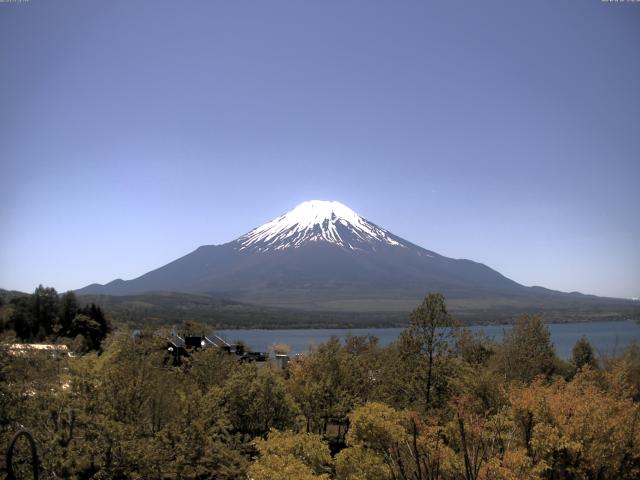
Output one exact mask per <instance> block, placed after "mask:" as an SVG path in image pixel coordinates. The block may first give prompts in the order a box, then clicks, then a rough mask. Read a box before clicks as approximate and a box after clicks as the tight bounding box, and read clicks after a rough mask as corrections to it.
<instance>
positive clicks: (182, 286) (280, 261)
mask: <svg viewBox="0 0 640 480" xmlns="http://www.w3.org/2000/svg"><path fill="white" fill-rule="evenodd" d="M430 291H438V292H442V293H443V294H444V295H445V296H446V297H447V300H448V302H449V304H450V305H452V307H453V309H454V310H456V309H457V310H459V311H461V312H464V311H467V312H477V313H478V314H482V315H483V316H486V315H487V314H488V313H490V312H492V311H495V312H499V311H501V310H502V311H512V310H514V311H515V310H517V311H520V310H531V311H536V310H556V311H557V310H558V309H559V310H561V311H566V312H592V313H593V315H594V316H595V317H598V316H600V315H601V314H603V313H604V312H608V313H610V312H612V311H614V312H615V311H616V309H619V310H620V311H624V312H626V311H627V307H629V308H634V307H637V302H631V301H629V300H622V299H611V298H602V297H596V296H592V295H582V294H580V293H576V292H573V293H563V292H558V291H554V290H549V289H545V288H542V287H526V286H523V285H520V284H519V283H517V282H515V281H513V280H511V279H509V278H507V277H505V276H504V275H502V274H500V273H499V272H497V271H495V270H493V269H491V268H489V267H488V266H486V265H483V264H481V263H477V262H474V261H471V260H462V259H452V258H448V257H444V256H442V255H439V254H437V253H435V252H433V251H430V250H426V249H424V248H422V247H419V246H417V245H415V244H413V243H411V242H409V241H407V240H405V239H403V238H400V237H398V236H397V235H394V234H393V233H391V232H389V231H387V230H385V229H383V228H381V227H379V226H378V225H376V224H374V223H372V222H370V221H369V220H366V219H365V218H363V217H361V216H359V215H358V214H356V213H355V212H354V211H353V210H351V209H350V208H348V207H347V206H345V205H343V204H341V203H338V202H327V201H318V200H314V201H308V202H304V203H301V204H300V205H298V206H297V207H295V208H294V209H293V210H291V211H290V212H288V213H285V214H284V215H282V216H280V217H278V218H276V219H274V220H272V221H271V222H268V223H265V224H264V225H261V226H259V227H257V228H255V229H253V230H251V231H250V232H248V233H246V234H245V235H242V236H241V237H240V238H238V239H236V240H234V241H232V242H229V243H225V244H223V245H206V246H201V247H199V248H197V249H196V250H195V251H193V252H191V253H189V254H188V255H185V256H184V257H181V258H179V259H177V260H175V261H173V262H171V263H169V264H167V265H164V266H162V267H160V268H157V269H155V270H152V271H150V272H148V273H145V274H144V275H142V276H140V277H138V278H135V279H133V280H120V279H118V280H114V281H112V282H110V283H108V284H106V285H99V284H91V285H89V286H87V287H84V288H82V289H80V290H78V291H77V293H78V294H80V295H110V296H122V295H129V296H130V295H140V294H144V293H148V292H180V293H188V294H199V295H203V294H204V295H208V296H211V297H214V298H225V299H230V300H233V301H237V302H245V303H249V304H253V305H263V306H269V307H280V308H293V309H301V310H312V311H335V312H347V311H349V312H382V311H388V312H391V311H393V312H399V311H408V310H410V309H411V308H413V307H414V306H415V305H416V304H417V303H418V302H419V301H420V300H421V299H422V297H423V296H424V295H425V294H426V293H427V292H430ZM621 315H627V314H626V313H622V314H621Z"/></svg>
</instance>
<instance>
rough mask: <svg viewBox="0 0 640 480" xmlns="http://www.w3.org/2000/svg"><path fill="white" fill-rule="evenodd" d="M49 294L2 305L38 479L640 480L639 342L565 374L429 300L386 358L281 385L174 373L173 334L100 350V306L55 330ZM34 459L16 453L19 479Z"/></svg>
mask: <svg viewBox="0 0 640 480" xmlns="http://www.w3.org/2000/svg"><path fill="white" fill-rule="evenodd" d="M36 293H37V294H38V295H34V297H38V296H39V297H42V296H43V295H44V297H42V298H40V300H38V301H36V300H34V299H33V298H31V300H29V302H31V303H28V304H26V305H18V304H16V302H15V301H14V300H9V303H5V305H4V306H3V307H2V308H3V311H4V314H5V317H7V315H8V318H10V319H11V321H12V322H13V323H12V324H11V325H8V324H7V323H6V322H5V324H4V325H3V328H4V329H5V332H4V334H3V335H4V337H3V338H2V341H0V350H1V351H0V449H1V451H6V449H7V447H8V445H9V444H10V442H11V440H12V438H13V437H14V435H15V433H16V432H17V431H18V430H21V429H24V430H27V431H28V432H30V434H31V435H32V436H33V438H34V440H35V442H36V445H37V449H38V456H39V469H40V473H41V478H70V479H107V478H117V479H143V478H144V479H247V478H250V479H255V480H293V479H300V480H307V479H308V480H311V479H323V480H329V479H340V480H365V479H381V480H409V479H414V480H422V479H429V480H445V479H452V480H453V479H461V480H476V479H486V480H490V479H491V480H500V479H504V480H507V479H509V480H516V479H636V478H639V476H640V346H638V345H637V344H631V346H629V347H628V348H627V349H626V350H625V351H624V352H621V353H620V354H619V355H617V356H607V357H602V356H598V355H596V353H595V352H594V349H593V348H592V347H591V345H590V344H589V342H588V341H587V340H586V339H582V340H580V341H579V342H578V343H577V344H576V345H575V348H574V350H573V356H572V358H571V359H570V360H568V361H564V360H561V359H560V358H558V356H557V355H556V352H555V351H554V348H553V345H552V343H551V341H550V336H549V331H548V330H547V328H546V326H545V325H544V323H543V321H542V318H540V317H537V316H528V315H524V316H521V317H520V318H519V319H518V321H517V322H516V324H515V326H514V328H512V329H510V330H509V332H508V333H507V335H506V336H505V338H504V340H503V341H502V343H495V342H493V341H491V340H490V339H487V338H485V337H483V336H480V335H476V334H472V333H471V332H470V331H469V330H467V329H465V328H463V327H460V326H459V325H458V324H457V322H456V321H455V319H454V318H452V316H451V315H450V314H449V313H448V311H447V307H446V304H445V301H444V298H443V297H442V296H441V295H439V294H430V295H428V296H427V297H426V298H425V299H424V301H423V302H422V303H421V304H420V305H419V306H418V307H417V308H416V309H415V310H414V311H413V312H412V314H411V315H410V319H409V320H410V321H409V324H408V326H407V327H406V329H405V330H404V332H403V333H402V335H401V336H400V338H399V339H398V340H397V341H396V342H395V343H393V344H391V345H389V346H387V347H384V348H383V347H381V346H380V345H378V342H377V340H376V338H375V337H350V338H348V339H347V341H346V342H345V343H341V342H340V341H339V340H338V339H335V338H334V339H332V340H330V341H328V342H327V343H325V344H321V345H319V346H317V347H315V348H313V349H312V350H311V351H309V352H308V353H307V354H305V355H302V356H299V357H296V358H293V359H292V361H291V362H290V364H289V366H288V368H286V369H285V370H282V369H279V368H277V367H276V366H275V364H271V363H268V362H267V363H241V362H239V361H238V360H237V359H236V357H235V356H233V355H229V354H226V353H224V352H222V351H219V350H217V349H214V348H211V349H206V350H201V351H197V352H193V354H192V355H191V356H190V357H189V358H188V359H186V360H185V361H184V362H183V363H182V365H181V366H180V367H166V366H163V365H165V362H164V359H165V356H166V352H167V349H166V339H165V337H164V336H163V335H162V332H159V331H158V330H155V329H154V330H150V331H143V332H142V334H140V335H132V334H131V332H130V331H128V330H126V329H125V328H121V329H118V330H116V331H114V332H111V333H108V322H106V320H105V323H104V326H103V327H102V328H103V330H104V331H105V332H107V333H105V335H106V337H105V338H104V339H102V340H101V341H100V344H99V345H95V344H92V343H91V341H88V340H87V338H91V335H90V334H89V333H87V330H86V329H84V330H83V328H84V327H82V325H83V324H85V323H87V322H89V321H91V322H95V323H96V325H94V327H93V328H92V329H89V330H91V331H95V332H96V333H97V332H98V330H99V326H100V325H101V324H100V322H99V321H97V320H95V317H92V313H91V308H89V309H88V310H86V308H87V307H82V308H80V307H78V306H77V305H75V306H74V304H73V302H72V301H71V300H70V299H69V297H67V298H66V299H65V298H63V297H61V298H59V299H58V302H59V303H57V304H56V303H55V301H54V302H53V303H52V304H51V305H50V308H48V309H45V310H48V311H51V312H53V311H55V312H57V313H56V315H55V316H53V317H46V316H45V317H43V318H45V319H44V320H42V319H41V317H39V316H38V315H39V313H38V312H40V311H41V310H40V307H39V306H38V305H40V303H38V302H41V301H42V300H43V299H44V298H49V297H51V296H53V292H48V293H47V292H45V291H40V292H36ZM11 302H13V303H11ZM21 302H22V300H21ZM65 305H67V306H66V307H65ZM8 306H10V307H11V308H10V309H8V310H7V307H8ZM54 307H55V308H54ZM95 308H97V307H94V309H95ZM9 310H10V312H9ZM67 310H68V311H69V312H72V313H73V315H72V314H71V313H69V314H68V315H66V316H65V314H64V312H65V311H67ZM16 312H22V313H19V314H18V313H16ZM9 313H10V314H9ZM93 315H96V314H95V313H94V314H93ZM82 317H86V318H82ZM23 318H24V319H25V320H20V322H22V323H19V322H16V319H23ZM34 319H40V320H38V321H37V322H36V321H35V320H34ZM89 319H90V320H89ZM43 322H44V323H43ZM25 325H27V326H30V327H29V328H27V327H26V326H25ZM36 325H37V328H36ZM9 327H10V328H9ZM100 331H102V330H100ZM18 332H21V333H20V334H18ZM16 336H18V337H20V338H22V339H25V340H26V339H31V338H42V339H50V340H51V339H57V341H66V342H67V343H68V344H69V345H70V346H71V349H72V350H73V351H74V352H75V355H67V354H60V353H58V352H47V351H38V352H25V351H22V350H16V349H15V348H13V347H11V345H12V344H13V343H14V342H15V341H16ZM93 347H96V348H93ZM280 348H282V347H280ZM27 456H28V455H27V452H26V443H24V441H23V440H20V441H19V442H18V443H17V444H16V448H15V454H14V464H15V466H16V469H17V470H20V469H22V470H26V469H28V468H30V467H29V465H28V463H27V462H24V461H23V460H24V459H25V458H26V457H27ZM0 467H2V468H4V469H5V471H0V476H1V477H4V475H5V473H6V468H7V466H6V465H5V464H4V458H3V460H2V462H0ZM18 473H20V472H18ZM23 478H28V477H23Z"/></svg>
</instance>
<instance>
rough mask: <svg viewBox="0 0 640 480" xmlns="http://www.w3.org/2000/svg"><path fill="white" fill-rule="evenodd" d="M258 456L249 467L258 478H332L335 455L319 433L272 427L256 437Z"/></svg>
mask: <svg viewBox="0 0 640 480" xmlns="http://www.w3.org/2000/svg"><path fill="white" fill-rule="evenodd" d="M256 447H257V449H258V452H259V453H260V456H259V458H258V459H257V460H256V461H255V462H254V463H253V464H252V465H251V467H250V468H249V477H250V478H253V479H255V480H274V479H281V480H298V479H309V480H329V474H330V473H331V472H332V469H333V459H332V458H331V453H330V452H329V447H328V446H327V444H326V443H325V442H324V441H323V440H322V437H320V436H319V435H314V434H311V433H293V432H279V431H277V430H272V431H271V432H270V433H269V437H268V438H267V439H266V440H262V439H259V440H257V441H256Z"/></svg>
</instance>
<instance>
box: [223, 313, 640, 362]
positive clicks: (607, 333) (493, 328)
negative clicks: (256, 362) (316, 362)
mask: <svg viewBox="0 0 640 480" xmlns="http://www.w3.org/2000/svg"><path fill="white" fill-rule="evenodd" d="M547 326H548V327H549V330H550V332H551V340H552V341H553V344H554V345H555V347H556V351H557V352H558V355H560V356H561V357H563V358H569V357H570V356H571V349H572V348H573V346H574V345H575V343H576V341H577V340H578V339H579V338H580V337H582V336H583V335H584V336H585V337H587V338H588V339H589V341H590V342H591V344H592V345H593V346H594V347H595V348H596V349H597V350H598V351H599V352H601V353H606V354H611V353H615V352H620V351H622V350H623V349H624V348H625V347H626V346H627V345H628V344H629V343H631V342H632V341H634V340H636V341H639V342H640V324H638V323H637V322H635V321H633V320H620V321H614V322H585V323H550V324H548V325H547ZM470 328H471V330H473V331H482V332H484V333H485V334H486V335H487V336H489V337H493V338H494V339H495V340H496V341H498V342H499V341H501V340H502V337H503V335H504V332H505V331H506V330H508V329H509V328H511V327H510V326H509V325H478V326H472V327H470ZM402 330H403V329H402V328H353V329H339V328H322V329H295V330H221V331H220V332H218V334H219V335H220V336H221V337H222V338H224V339H225V340H227V341H229V342H232V341H236V340H242V341H243V342H245V343H246V344H247V345H249V347H250V348H252V349H253V350H258V351H261V352H268V351H270V350H271V346H272V345H273V344H274V343H286V344H287V345H289V346H290V347H291V353H304V352H306V351H307V350H308V349H309V346H311V345H318V344H320V343H324V342H326V341H327V340H329V338H331V336H332V335H335V336H337V337H338V338H340V339H341V340H344V339H345V338H346V337H347V335H375V336H376V337H378V339H379V340H380V344H381V345H387V344H389V343H391V342H393V341H394V340H396V339H397V338H398V335H400V332H401V331H402Z"/></svg>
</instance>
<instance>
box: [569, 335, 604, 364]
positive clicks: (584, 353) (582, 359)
mask: <svg viewBox="0 0 640 480" xmlns="http://www.w3.org/2000/svg"><path fill="white" fill-rule="evenodd" d="M571 357H572V360H573V364H574V366H575V367H576V369H577V370H580V369H581V368H582V367H584V366H585V365H588V366H590V367H594V368H595V367H596V366H597V364H598V362H597V360H596V356H595V353H594V351H593V347H592V346H591V343H590V342H589V340H587V339H586V337H582V338H581V339H580V340H578V341H577V342H576V344H575V346H574V347H573V351H572V355H571Z"/></svg>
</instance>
